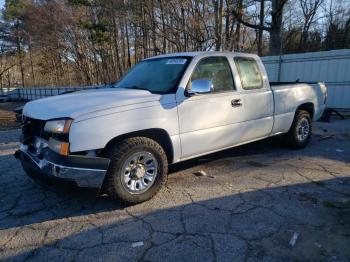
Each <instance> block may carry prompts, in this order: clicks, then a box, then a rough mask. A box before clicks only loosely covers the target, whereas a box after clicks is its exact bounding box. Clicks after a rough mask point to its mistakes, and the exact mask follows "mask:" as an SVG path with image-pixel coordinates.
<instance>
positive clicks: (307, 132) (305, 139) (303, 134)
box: [286, 110, 312, 149]
mask: <svg viewBox="0 0 350 262" xmlns="http://www.w3.org/2000/svg"><path fill="white" fill-rule="evenodd" d="M311 133H312V122H311V116H310V113H309V112H307V111H304V110H298V111H297V112H296V114H295V117H294V121H293V124H292V127H291V128H290V130H289V132H288V133H287V134H286V138H287V143H288V145H289V146H290V147H291V148H294V149H301V148H304V147H305V146H306V145H307V144H308V143H309V141H310V138H311Z"/></svg>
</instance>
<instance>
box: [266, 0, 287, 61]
mask: <svg viewBox="0 0 350 262" xmlns="http://www.w3.org/2000/svg"><path fill="white" fill-rule="evenodd" d="M271 2H272V12H271V16H272V21H271V28H270V55H279V54H281V53H282V39H281V38H282V19H283V7H284V5H285V4H286V2H287V0H272V1H271Z"/></svg>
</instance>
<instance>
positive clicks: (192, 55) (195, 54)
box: [145, 51, 256, 60]
mask: <svg viewBox="0 0 350 262" xmlns="http://www.w3.org/2000/svg"><path fill="white" fill-rule="evenodd" d="M233 53H237V52H228V51H225V52H219V51H198V52H180V53H169V54H164V55H158V56H153V57H149V58H147V59H145V60H148V59H154V58H163V57H174V56H175V57H176V56H179V57H181V56H182V57H183V56H189V57H195V56H208V55H232V54H233ZM239 54H240V55H244V56H250V57H255V56H256V55H253V54H247V53H239Z"/></svg>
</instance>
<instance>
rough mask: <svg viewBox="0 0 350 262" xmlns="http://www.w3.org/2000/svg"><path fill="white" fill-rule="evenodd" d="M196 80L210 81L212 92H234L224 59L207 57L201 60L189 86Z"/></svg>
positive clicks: (227, 64)
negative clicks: (212, 87)
mask: <svg viewBox="0 0 350 262" xmlns="http://www.w3.org/2000/svg"><path fill="white" fill-rule="evenodd" d="M197 79H201V80H210V81H212V82H213V85H214V92H224V91H232V90H234V84H233V77H232V72H231V67H230V64H229V62H228V61H227V59H226V58H225V57H208V58H204V59H202V60H201V61H200V62H199V63H198V64H197V67H196V69H195V70H194V72H193V74H192V76H191V80H190V82H189V84H191V82H192V81H193V80H197Z"/></svg>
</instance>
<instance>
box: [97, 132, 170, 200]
mask: <svg viewBox="0 0 350 262" xmlns="http://www.w3.org/2000/svg"><path fill="white" fill-rule="evenodd" d="M105 155H106V157H108V158H109V159H110V160H111V162H110V165H109V168H108V171H107V174H106V179H105V183H104V188H105V191H106V193H107V194H108V195H109V196H110V197H111V198H112V199H115V200H121V201H122V202H124V203H126V204H137V203H141V202H144V201H147V200H149V199H151V198H152V197H153V196H154V195H155V194H156V193H157V192H158V191H159V190H160V188H161V187H162V186H163V185H165V184H166V181H167V175H168V160H167V156H166V154H165V152H164V150H163V148H162V147H161V146H160V145H159V144H158V143H157V142H156V141H154V140H152V139H150V138H146V137H133V138H127V139H125V140H123V141H121V142H118V143H115V144H112V145H111V146H110V147H109V148H107V149H106V151H105ZM154 167H155V168H154ZM152 169H154V170H153V171H152ZM152 172H153V173H154V174H152ZM143 187H145V188H143Z"/></svg>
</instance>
